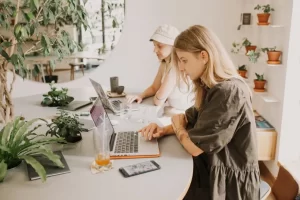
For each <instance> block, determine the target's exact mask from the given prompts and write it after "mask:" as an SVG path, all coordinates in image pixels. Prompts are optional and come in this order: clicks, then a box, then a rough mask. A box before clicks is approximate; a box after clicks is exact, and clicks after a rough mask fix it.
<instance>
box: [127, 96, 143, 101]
mask: <svg viewBox="0 0 300 200" xmlns="http://www.w3.org/2000/svg"><path fill="white" fill-rule="evenodd" d="M134 101H136V102H137V103H141V102H142V101H143V98H142V97H141V96H139V95H134V96H129V97H127V102H128V103H132V102H134Z"/></svg>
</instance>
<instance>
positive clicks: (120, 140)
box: [114, 131, 139, 153]
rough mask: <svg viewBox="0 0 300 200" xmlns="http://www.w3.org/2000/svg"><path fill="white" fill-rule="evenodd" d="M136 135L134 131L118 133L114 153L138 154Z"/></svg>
mask: <svg viewBox="0 0 300 200" xmlns="http://www.w3.org/2000/svg"><path fill="white" fill-rule="evenodd" d="M138 137H139V136H138V133H137V132H134V131H129V132H119V133H118V134H117V142H116V147H115V151H114V152H115V153H137V152H138Z"/></svg>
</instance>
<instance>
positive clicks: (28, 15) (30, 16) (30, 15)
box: [25, 12, 34, 21]
mask: <svg viewBox="0 0 300 200" xmlns="http://www.w3.org/2000/svg"><path fill="white" fill-rule="evenodd" d="M25 15H26V16H27V18H28V19H29V21H30V20H33V19H34V15H33V14H32V12H28V13H25Z"/></svg>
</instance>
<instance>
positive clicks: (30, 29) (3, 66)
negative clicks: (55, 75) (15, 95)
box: [0, 0, 88, 123]
mask: <svg viewBox="0 0 300 200" xmlns="http://www.w3.org/2000/svg"><path fill="white" fill-rule="evenodd" d="M0 10H1V12H0V29H2V30H4V29H6V30H5V31H4V32H5V33H3V32H1V33H0V39H1V41H0V121H2V122H4V123H7V122H9V121H10V120H12V119H13V115H14V109H13V103H12V98H11V94H12V90H13V84H14V82H15V79H16V70H18V73H19V75H20V76H22V77H23V78H25V77H27V75H28V74H29V70H28V68H27V66H26V65H25V60H26V55H28V54H32V53H34V52H40V54H41V55H43V56H49V55H53V56H55V57H56V58H57V60H61V59H62V58H63V57H65V56H66V55H70V54H71V53H73V52H74V51H75V50H76V49H79V48H80V47H79V45H78V44H77V43H76V42H75V41H74V40H73V39H72V38H71V36H70V35H69V33H67V32H66V31H65V30H63V29H62V28H61V27H63V26H64V25H65V24H68V25H73V26H74V28H75V27H76V28H81V27H84V28H85V29H87V27H88V22H87V20H86V19H87V13H86V10H85V9H84V7H83V6H82V5H80V1H78V0H65V1H58V0H26V1H23V0H6V1H1V2H0ZM22 18H24V20H23V21H22V22H21V21H19V19H22ZM12 19H14V23H13V25H11V24H12V23H11V20H12ZM42 27H46V28H47V30H48V31H45V30H44V29H42ZM28 39H33V40H34V41H36V42H34V43H33V44H32V46H31V47H29V48H28V47H26V46H24V43H25V41H26V40H28ZM51 63H52V64H51ZM53 66H54V65H53V61H51V62H50V67H53ZM52 70H53V69H52ZM9 71H12V74H13V78H12V82H11V83H10V82H8V80H7V74H8V72H9Z"/></svg>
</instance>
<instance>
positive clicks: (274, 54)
mask: <svg viewBox="0 0 300 200" xmlns="http://www.w3.org/2000/svg"><path fill="white" fill-rule="evenodd" d="M280 56H281V51H268V60H269V61H278V60H279V57H280Z"/></svg>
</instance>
